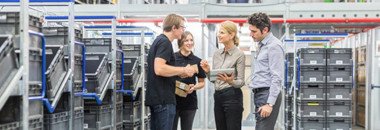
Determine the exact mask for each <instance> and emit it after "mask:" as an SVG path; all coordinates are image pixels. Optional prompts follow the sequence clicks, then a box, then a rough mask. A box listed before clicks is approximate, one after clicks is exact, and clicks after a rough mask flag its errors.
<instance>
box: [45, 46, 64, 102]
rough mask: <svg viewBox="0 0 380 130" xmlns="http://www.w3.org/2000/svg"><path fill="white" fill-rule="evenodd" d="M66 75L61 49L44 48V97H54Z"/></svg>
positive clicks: (54, 47) (60, 47)
mask: <svg viewBox="0 0 380 130" xmlns="http://www.w3.org/2000/svg"><path fill="white" fill-rule="evenodd" d="M66 73H67V63H66V62H65V60H64V56H63V47H62V46H54V45H47V46H46V72H45V75H46V90H47V91H46V92H47V93H46V96H47V97H55V94H56V93H57V91H58V89H59V87H60V86H61V84H62V83H63V80H64V78H65V76H66Z"/></svg>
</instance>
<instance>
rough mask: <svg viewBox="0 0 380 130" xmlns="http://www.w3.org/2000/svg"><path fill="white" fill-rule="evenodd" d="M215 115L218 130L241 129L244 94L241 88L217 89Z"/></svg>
mask: <svg viewBox="0 0 380 130" xmlns="http://www.w3.org/2000/svg"><path fill="white" fill-rule="evenodd" d="M214 99H215V105H214V115H215V123H216V129H217V130H241V120H242V114H243V94H242V92H241V89H240V88H233V87H230V88H225V89H222V90H218V91H215V94H214Z"/></svg>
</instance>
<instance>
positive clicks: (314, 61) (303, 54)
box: [297, 48, 326, 66]
mask: <svg viewBox="0 0 380 130" xmlns="http://www.w3.org/2000/svg"><path fill="white" fill-rule="evenodd" d="M297 53H298V56H299V58H300V65H301V66H326V49H324V48H301V49H298V52H297Z"/></svg>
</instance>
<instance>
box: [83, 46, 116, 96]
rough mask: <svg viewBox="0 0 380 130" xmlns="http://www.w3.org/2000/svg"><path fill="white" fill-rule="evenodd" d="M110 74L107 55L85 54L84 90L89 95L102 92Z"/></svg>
mask: <svg viewBox="0 0 380 130" xmlns="http://www.w3.org/2000/svg"><path fill="white" fill-rule="evenodd" d="M110 74H111V70H110V68H109V66H108V65H107V53H97V54H95V53H86V89H87V91H88V92H89V93H100V92H102V90H103V89H105V87H107V86H105V85H106V82H107V79H108V78H109V76H110Z"/></svg>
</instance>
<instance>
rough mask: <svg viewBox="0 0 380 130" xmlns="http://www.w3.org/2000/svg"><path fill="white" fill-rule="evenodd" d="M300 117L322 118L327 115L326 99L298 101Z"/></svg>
mask: <svg viewBox="0 0 380 130" xmlns="http://www.w3.org/2000/svg"><path fill="white" fill-rule="evenodd" d="M297 105H298V106H297V107H298V114H297V116H298V118H304V117H308V118H310V117H312V118H322V117H325V111H326V109H325V105H326V102H325V101H301V102H298V103H297Z"/></svg>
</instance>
